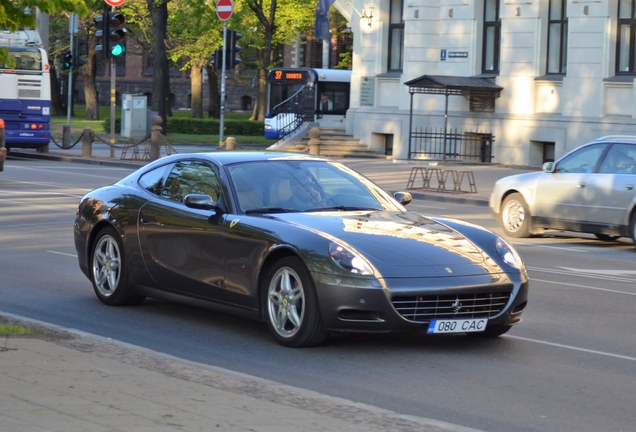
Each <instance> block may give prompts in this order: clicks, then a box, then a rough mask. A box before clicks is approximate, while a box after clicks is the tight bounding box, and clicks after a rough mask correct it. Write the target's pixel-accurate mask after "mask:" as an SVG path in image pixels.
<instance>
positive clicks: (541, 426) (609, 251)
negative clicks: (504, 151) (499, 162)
mask: <svg viewBox="0 0 636 432" xmlns="http://www.w3.org/2000/svg"><path fill="white" fill-rule="evenodd" d="M128 172H130V170H129V169H125V168H112V167H107V166H96V165H83V164H68V163H60V162H51V161H42V160H9V161H8V162H7V164H6V167H5V171H4V172H3V173H1V174H0V275H1V276H0V293H1V295H0V311H3V312H9V313H12V314H16V315H21V316H26V317H30V318H34V319H37V320H41V321H45V322H50V323H53V324H56V325H60V326H65V327H69V328H73V329H78V330H82V331H85V332H89V333H93V334H97V335H100V336H104V337H109V338H112V339H116V340H120V341H124V342H127V343H131V344H135V345H139V346H143V347H146V348H149V349H153V350H156V351H160V352H165V353H168V354H171V355H175V356H178V357H181V358H185V359H188V360H192V361H196V362H201V363H206V364H210V365H215V366H219V367H223V368H227V369H231V370H235V371H238V372H243V373H247V374H251V375H255V376H259V377H263V378H266V379H270V380H274V381H278V382H281V383H284V384H288V385H293V386H296V387H302V388H306V389H309V390H313V391H317V392H320V393H324V394H328V395H333V396H338V397H342V398H345V399H349V400H353V401H356V402H362V403H366V404H371V405H375V406H379V407H382V408H386V409H390V410H394V411H396V412H399V413H402V414H408V415H416V416H423V417H429V418H433V419H438V420H442V421H446V422H450V423H455V424H459V425H462V426H468V427H472V428H477V429H482V430H489V431H628V430H634V415H633V408H634V400H635V399H636V398H635V396H636V343H635V338H634V330H635V328H636V323H635V319H634V310H636V267H635V266H634V256H635V255H634V254H635V253H636V251H635V250H634V247H633V245H632V243H631V241H628V240H623V239H621V241H619V242H615V243H603V242H600V241H597V240H594V239H593V238H592V237H590V236H587V237H586V238H581V237H577V236H575V235H574V234H567V233H566V234H562V233H553V234H552V235H548V236H546V237H543V238H533V239H527V240H520V241H514V242H513V243H514V244H515V245H516V246H517V248H518V250H519V252H520V254H521V256H522V257H523V259H524V260H525V262H526V264H527V265H528V267H529V270H530V276H531V279H532V282H531V291H530V301H529V305H528V308H527V309H526V311H525V312H524V314H523V318H524V322H523V323H522V324H520V325H518V326H516V327H515V328H513V329H512V330H511V331H510V332H509V333H508V334H507V335H506V336H504V337H501V338H498V339H495V340H480V339H473V338H468V337H465V336H441V337H439V336H438V337H432V336H427V335H425V334H421V333H407V334H389V335H349V336H345V337H339V338H336V339H334V340H333V341H331V342H330V343H328V344H327V345H325V346H322V347H317V348H311V349H286V348H283V347H281V346H279V345H278V344H276V343H275V342H274V341H273V339H272V338H271V337H270V336H269V334H268V332H267V329H266V327H265V325H263V324H260V323H256V322H251V321H246V320H242V319H239V318H234V317H231V316H227V315H223V314H219V313H213V312H210V311H207V310H202V309H195V308H191V307H186V306H182V305H177V304H172V303H168V302H162V301H155V300H147V301H146V302H144V303H143V304H142V305H141V306H138V307H123V308H114V307H107V306H104V305H102V304H101V303H100V302H99V301H98V300H97V298H96V297H95V295H94V293H93V291H92V287H91V284H90V282H89V281H88V280H87V279H86V278H85V277H84V275H83V274H82V273H81V272H80V270H79V267H78V265H77V258H76V256H75V248H74V245H73V237H72V226H73V220H74V216H75V209H76V205H77V202H78V201H79V198H80V196H81V195H82V194H83V193H85V192H86V191H88V190H90V189H92V188H95V187H98V186H101V185H104V184H107V183H112V182H114V181H116V180H118V179H120V178H121V177H123V176H124V175H126V174H127V173H128ZM409 207H410V208H411V210H414V211H418V212H422V213H425V214H431V215H447V216H450V217H456V218H461V219H465V220H468V221H471V222H474V223H477V224H481V225H485V226H486V227H488V228H490V229H494V230H495V231H499V230H498V228H497V227H496V225H495V223H494V221H492V220H491V219H490V216H489V214H488V213H487V211H488V210H487V208H484V207H472V206H465V205H458V204H451V203H443V202H432V201H415V202H413V203H412V204H411V205H409Z"/></svg>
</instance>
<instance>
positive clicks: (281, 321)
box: [267, 267, 305, 338]
mask: <svg viewBox="0 0 636 432" xmlns="http://www.w3.org/2000/svg"><path fill="white" fill-rule="evenodd" d="M267 308H268V311H269V319H270V321H271V323H272V326H273V328H274V329H275V331H276V333H277V334H278V335H280V336H281V337H283V338H290V337H293V336H294V335H295V334H296V333H297V332H298V330H300V327H301V325H302V323H303V319H304V316H305V291H304V289H303V284H302V282H301V280H300V277H299V276H298V273H296V272H295V271H294V269H292V268H290V267H281V268H280V269H278V271H277V272H276V273H275V274H274V277H272V279H271V281H270V283H269V288H268V291H267Z"/></svg>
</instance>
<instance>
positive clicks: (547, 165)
mask: <svg viewBox="0 0 636 432" xmlns="http://www.w3.org/2000/svg"><path fill="white" fill-rule="evenodd" d="M541 168H542V169H543V171H544V172H554V168H555V166H554V162H546V163H544V164H543V166H542V167H541Z"/></svg>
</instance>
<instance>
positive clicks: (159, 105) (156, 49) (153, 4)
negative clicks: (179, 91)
mask: <svg viewBox="0 0 636 432" xmlns="http://www.w3.org/2000/svg"><path fill="white" fill-rule="evenodd" d="M146 1H147V4H148V10H149V11H150V15H151V17H152V69H153V77H152V96H153V97H152V109H153V110H154V111H157V113H158V115H159V117H161V120H162V121H163V123H162V126H163V133H164V134H165V133H166V132H167V130H168V129H167V127H168V115H167V106H166V105H167V104H169V103H170V100H169V98H168V96H169V94H170V92H169V89H170V75H169V69H168V57H167V53H166V34H167V29H168V3H169V2H170V0H146Z"/></svg>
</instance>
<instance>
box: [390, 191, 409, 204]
mask: <svg viewBox="0 0 636 432" xmlns="http://www.w3.org/2000/svg"><path fill="white" fill-rule="evenodd" d="M393 198H395V199H396V200H397V202H399V203H400V204H402V205H407V204H408V203H410V202H411V201H413V197H412V196H411V194H410V193H408V192H394V193H393Z"/></svg>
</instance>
